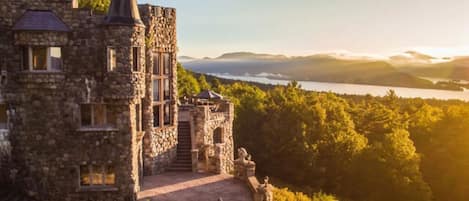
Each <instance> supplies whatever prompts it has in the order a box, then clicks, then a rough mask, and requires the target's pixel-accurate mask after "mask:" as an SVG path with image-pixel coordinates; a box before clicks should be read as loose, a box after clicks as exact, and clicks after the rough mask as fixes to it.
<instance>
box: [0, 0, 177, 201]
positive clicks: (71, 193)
mask: <svg viewBox="0 0 469 201" xmlns="http://www.w3.org/2000/svg"><path fill="white" fill-rule="evenodd" d="M144 7H145V6H144ZM149 7H150V6H149ZM151 8H153V7H151ZM27 9H38V10H52V11H53V12H54V13H55V14H56V15H57V16H58V17H59V18H61V20H62V21H63V22H64V23H65V24H66V25H67V26H68V27H69V28H70V30H71V31H70V32H67V33H56V32H27V31H26V32H25V31H20V32H14V31H12V30H11V28H12V27H13V25H14V23H15V22H16V21H17V20H18V19H19V18H20V17H21V16H22V14H23V13H24V12H25V11H26V10H27ZM166 10H168V11H166ZM166 10H165V12H164V13H165V14H164V15H161V16H160V17H152V20H147V21H146V24H145V25H146V26H147V27H159V28H152V30H153V32H149V31H148V29H147V28H145V27H144V26H108V25H104V24H103V19H104V15H95V14H93V13H92V12H91V11H90V10H87V9H73V8H72V1H70V0H2V1H0V32H1V33H2V34H0V56H1V57H0V67H2V71H3V70H5V71H6V72H7V73H8V77H7V85H6V86H5V88H4V90H2V97H3V98H4V101H5V102H6V103H8V105H9V107H10V109H11V110H12V111H14V114H15V115H12V116H11V117H10V122H11V128H10V142H11V147H12V152H11V153H12V159H13V162H14V169H13V172H16V174H15V175H16V176H15V178H16V180H17V181H18V182H19V183H20V184H21V185H22V186H23V189H24V190H25V191H26V192H27V193H28V194H29V195H32V196H34V197H36V198H37V199H39V200H49V201H59V200H60V201H63V200H66V201H75V200H93V201H107V200H115V201H130V200H134V196H135V193H136V192H137V191H138V190H139V183H140V179H141V178H140V177H139V176H141V174H140V172H139V170H140V169H141V166H142V162H143V161H142V159H141V153H142V151H144V152H145V153H147V152H146V150H151V152H152V153H155V154H156V155H155V156H154V157H152V159H153V161H152V163H153V164H155V166H156V167H154V166H150V163H146V162H145V163H146V164H148V165H149V166H150V167H151V168H152V169H155V170H157V171H159V170H161V169H164V168H162V167H164V166H166V165H167V164H168V163H170V161H171V160H172V158H174V155H175V154H174V153H173V152H175V148H174V147H175V146H176V143H177V134H176V133H177V131H176V125H174V126H172V127H168V128H166V129H164V130H154V129H153V128H152V127H151V129H150V128H149V125H152V122H151V119H152V116H150V115H151V114H152V111H151V106H149V101H148V96H146V95H147V93H148V90H149V89H150V92H151V88H150V87H149V86H150V85H149V83H150V84H151V79H147V78H149V77H148V76H149V73H150V72H152V71H151V68H150V69H148V68H146V67H147V66H148V65H149V66H150V67H151V66H152V63H151V56H150V55H149V52H150V51H149V48H147V47H146V45H147V43H148V39H149V38H152V37H153V38H155V39H154V41H157V42H155V44H154V46H152V47H154V48H155V49H158V50H160V51H169V52H171V53H173V63H174V66H175V63H176V62H175V60H176V55H175V51H176V38H175V35H176V34H175V31H176V30H175V11H174V9H166ZM142 16H143V18H144V19H146V18H145V17H149V16H151V15H150V14H148V13H145V12H142ZM171 27H172V28H171ZM162 29H170V30H168V31H165V30H162ZM149 34H150V35H149ZM148 44H150V43H148ZM34 45H47V46H49V45H50V46H60V47H61V50H62V62H63V69H62V71H60V72H29V71H22V68H21V63H22V62H21V55H22V54H21V49H22V46H34ZM108 46H113V47H116V50H117V52H116V53H117V66H116V69H115V70H114V71H113V72H108V71H107V68H106V66H107V61H106V58H107V53H106V49H107V47H108ZM135 46H138V47H142V48H141V51H142V52H141V55H142V56H141V57H140V58H139V59H140V64H141V66H140V70H139V71H138V72H134V71H132V65H133V63H132V62H133V59H132V52H131V51H132V47H135ZM148 61H150V63H148ZM175 71H176V68H175V67H174V68H173V74H174V75H175ZM2 74H3V73H2ZM150 76H151V74H150ZM150 78H151V77H150ZM174 78H175V76H174ZM176 89H177V88H176V80H175V79H174V81H173V91H175V90H176ZM173 94H174V99H173V100H177V98H176V97H175V96H176V93H173ZM150 97H151V96H150ZM84 103H96V104H106V105H107V107H108V110H109V111H110V112H112V113H113V114H115V115H116V124H115V125H113V126H112V127H111V128H108V127H106V128H104V127H103V128H92V129H89V128H86V129H85V128H82V127H81V125H80V124H81V122H80V118H81V117H80V116H81V111H80V104H84ZM150 103H151V100H150ZM137 104H141V105H143V110H144V112H143V113H144V117H143V122H144V129H145V131H146V132H145V134H146V135H145V137H147V136H153V137H149V140H147V143H142V138H143V136H144V135H143V133H142V132H139V131H138V130H137V120H136V119H137V115H138V114H137V112H136V110H135V106H136V105H137ZM149 108H150V110H149ZM173 109H174V110H173V111H177V106H176V104H175V101H174V104H173ZM175 113H176V112H175ZM173 118H177V115H176V114H174V115H173ZM174 122H176V121H174ZM1 139H4V138H1V137H0V141H1ZM142 146H144V148H142ZM142 149H143V150H142ZM83 165H112V166H113V167H114V172H115V176H116V180H115V184H114V185H112V186H108V187H106V188H83V187H82V186H80V166H83ZM157 171H155V172H157Z"/></svg>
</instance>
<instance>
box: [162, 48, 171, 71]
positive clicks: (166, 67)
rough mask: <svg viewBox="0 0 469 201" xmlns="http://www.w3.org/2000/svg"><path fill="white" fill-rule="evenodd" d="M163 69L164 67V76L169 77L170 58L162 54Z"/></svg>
mask: <svg viewBox="0 0 469 201" xmlns="http://www.w3.org/2000/svg"><path fill="white" fill-rule="evenodd" d="M163 67H164V74H165V75H169V74H170V73H171V57H170V55H169V54H167V53H165V54H163Z"/></svg>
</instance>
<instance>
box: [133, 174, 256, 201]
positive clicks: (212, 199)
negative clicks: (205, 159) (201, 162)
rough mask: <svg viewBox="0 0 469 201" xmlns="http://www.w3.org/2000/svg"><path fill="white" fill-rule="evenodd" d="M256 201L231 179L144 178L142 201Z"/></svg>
mask: <svg viewBox="0 0 469 201" xmlns="http://www.w3.org/2000/svg"><path fill="white" fill-rule="evenodd" d="M219 198H222V199H223V201H252V198H251V192H250V191H249V189H248V187H247V186H246V185H245V184H244V183H243V182H242V181H239V180H236V179H234V178H233V176H231V175H213V174H202V173H190V172H168V173H164V174H161V175H156V176H150V177H145V178H144V184H143V186H142V191H141V192H140V193H138V200H139V201H218V199H219Z"/></svg>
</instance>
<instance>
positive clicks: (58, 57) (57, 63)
mask: <svg viewBox="0 0 469 201" xmlns="http://www.w3.org/2000/svg"><path fill="white" fill-rule="evenodd" d="M50 65H51V69H52V70H56V71H58V70H61V69H62V52H61V49H60V47H51V48H50Z"/></svg>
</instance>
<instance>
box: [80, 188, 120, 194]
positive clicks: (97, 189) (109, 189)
mask: <svg viewBox="0 0 469 201" xmlns="http://www.w3.org/2000/svg"><path fill="white" fill-rule="evenodd" d="M115 191H119V189H118V188H117V187H113V186H102V187H95V186H93V187H80V188H79V189H78V190H77V192H83V193H85V192H115Z"/></svg>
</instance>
